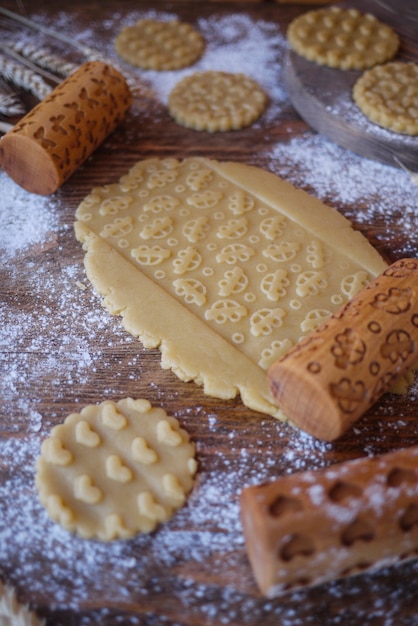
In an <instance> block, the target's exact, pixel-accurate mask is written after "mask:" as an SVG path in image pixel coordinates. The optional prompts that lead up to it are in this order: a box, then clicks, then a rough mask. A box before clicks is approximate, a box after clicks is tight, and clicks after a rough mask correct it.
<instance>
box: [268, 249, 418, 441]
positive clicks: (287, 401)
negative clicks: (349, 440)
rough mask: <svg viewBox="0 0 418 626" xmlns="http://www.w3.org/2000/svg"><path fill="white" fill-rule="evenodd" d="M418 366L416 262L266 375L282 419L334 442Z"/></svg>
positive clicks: (403, 265) (364, 294)
mask: <svg viewBox="0 0 418 626" xmlns="http://www.w3.org/2000/svg"><path fill="white" fill-rule="evenodd" d="M417 360H418V260H416V259H402V260H400V261H397V262H396V263H394V264H393V265H391V266H389V267H388V268H387V269H386V270H385V271H384V272H383V273H382V274H381V275H380V276H378V277H377V278H376V279H375V280H374V281H373V282H372V283H371V284H370V285H369V286H368V287H366V288H365V289H364V290H363V291H361V292H360V293H359V294H358V295H357V296H356V297H355V298H353V299H352V300H351V301H350V302H348V303H347V304H346V305H345V306H344V307H343V308H342V309H341V310H340V311H339V312H337V313H335V314H334V315H333V316H331V318H329V319H328V320H327V321H326V322H325V323H324V324H323V325H321V326H320V327H319V328H318V329H317V330H316V331H314V332H313V333H311V334H310V335H309V336H307V337H306V338H305V339H303V340H302V341H301V342H300V343H299V344H297V345H296V346H295V347H294V348H292V349H291V350H290V351H289V352H288V353H287V354H286V355H285V356H284V357H283V358H282V359H281V360H280V361H277V362H276V363H274V364H273V365H272V366H271V368H270V369H269V372H268V380H269V385H270V389H271V392H272V394H273V396H274V398H275V401H276V402H277V404H278V406H279V407H280V409H281V410H282V411H283V412H284V414H285V415H286V416H287V417H288V419H289V420H290V421H291V422H293V423H294V424H296V426H298V427H299V428H301V429H302V430H305V431H306V432H308V433H309V434H311V435H313V436H314V437H317V438H318V439H323V440H325V441H332V440H334V439H336V438H337V437H340V436H341V435H342V434H343V433H344V432H345V431H346V430H348V429H349V428H350V427H351V426H352V424H353V423H354V422H355V421H356V420H358V419H359V417H360V416H361V415H363V413H365V411H366V410H367V409H368V408H369V407H370V406H372V404H374V402H376V400H377V399H378V398H379V397H380V396H381V395H382V394H383V393H385V392H386V391H388V390H389V389H390V387H391V386H392V384H393V382H394V380H396V379H397V378H399V377H400V376H401V374H402V373H404V371H405V370H406V369H408V368H410V367H411V365H414V364H415V363H416V362H417Z"/></svg>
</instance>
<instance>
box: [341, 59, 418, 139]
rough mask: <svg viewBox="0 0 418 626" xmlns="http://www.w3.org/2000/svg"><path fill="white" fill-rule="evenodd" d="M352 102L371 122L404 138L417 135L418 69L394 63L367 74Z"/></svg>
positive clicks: (408, 64) (411, 64)
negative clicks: (404, 136) (400, 134)
mask: <svg viewBox="0 0 418 626" xmlns="http://www.w3.org/2000/svg"><path fill="white" fill-rule="evenodd" d="M353 98H354V101H355V102H356V104H357V106H358V107H359V108H360V110H361V111H363V113H364V114H365V115H366V116H367V117H368V118H369V119H370V120H371V121H372V122H375V123H376V124H378V125H379V126H383V127H384V128H388V129H389V130H393V131H395V132H397V133H403V134H405V135H417V134H418V65H417V64H415V63H402V62H393V63H386V64H385V65H379V66H377V67H374V68H372V69H371V70H368V71H367V72H364V74H363V75H362V76H361V77H360V78H359V79H358V81H357V82H356V84H355V85H354V88H353Z"/></svg>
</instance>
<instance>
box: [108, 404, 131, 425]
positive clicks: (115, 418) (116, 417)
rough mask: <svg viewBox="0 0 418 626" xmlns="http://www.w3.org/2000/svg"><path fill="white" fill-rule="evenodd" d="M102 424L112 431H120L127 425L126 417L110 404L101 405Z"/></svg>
mask: <svg viewBox="0 0 418 626" xmlns="http://www.w3.org/2000/svg"><path fill="white" fill-rule="evenodd" d="M102 419H103V424H104V425H105V426H107V427H108V428H111V429H112V430H121V429H122V428H124V427H125V426H126V424H127V423H128V421H127V419H126V417H125V416H124V415H122V413H119V411H118V410H117V408H116V407H115V405H114V404H112V403H111V402H109V403H106V404H103V407H102Z"/></svg>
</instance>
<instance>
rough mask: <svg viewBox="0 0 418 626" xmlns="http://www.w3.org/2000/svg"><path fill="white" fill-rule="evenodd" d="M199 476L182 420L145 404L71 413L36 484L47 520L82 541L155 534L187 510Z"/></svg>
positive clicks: (50, 442)
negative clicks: (182, 508)
mask: <svg viewBox="0 0 418 626" xmlns="http://www.w3.org/2000/svg"><path fill="white" fill-rule="evenodd" d="M195 472H196V461H195V458H194V445H193V444H192V443H191V442H190V438H189V435H188V433H187V432H186V431H185V430H183V429H181V428H180V427H179V424H178V421H177V420H176V419H175V418H173V417H170V416H168V415H167V414H166V413H165V411H164V410H163V409H160V408H153V407H152V406H151V405H150V403H149V402H148V401H147V400H133V399H132V398H125V399H123V400H119V401H118V402H117V403H115V402H110V401H106V402H102V403H101V404H100V405H94V406H93V405H92V406H87V407H85V408H83V409H82V411H81V412H80V413H73V414H71V415H69V416H68V417H67V419H66V420H65V422H64V423H63V424H60V425H58V426H56V427H54V428H53V429H52V432H51V435H50V437H49V438H48V439H46V440H45V441H44V442H43V444H42V453H41V456H40V457H39V459H38V462H37V474H36V486H37V489H38V492H39V497H40V500H41V502H42V503H43V504H44V506H45V507H46V509H47V511H48V513H49V515H50V517H51V518H52V519H53V520H54V521H56V522H58V523H60V524H61V525H62V526H64V528H66V529H68V530H70V531H74V532H76V533H77V534H79V535H80V536H82V537H85V538H93V537H96V538H99V539H101V540H104V541H109V540H112V539H118V538H122V539H125V538H128V537H131V536H132V535H134V534H135V533H137V532H150V531H152V530H153V529H154V528H155V526H156V525H157V524H158V523H160V522H163V521H166V520H167V519H169V517H170V516H171V515H172V514H173V512H174V511H175V510H176V509H178V508H179V507H180V506H182V505H183V504H184V502H185V500H186V496H187V494H188V492H189V491H190V490H191V488H192V485H193V476H194V474H195Z"/></svg>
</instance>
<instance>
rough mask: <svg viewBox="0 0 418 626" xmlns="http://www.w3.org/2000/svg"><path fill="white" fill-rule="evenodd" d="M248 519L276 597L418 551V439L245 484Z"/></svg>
mask: <svg viewBox="0 0 418 626" xmlns="http://www.w3.org/2000/svg"><path fill="white" fill-rule="evenodd" d="M241 519H242V525H243V530H244V536H245V541H246V546H247V552H248V555H249V558H250V562H251V565H252V569H253V572H254V575H255V578H256V580H257V583H258V585H259V588H260V590H261V592H262V593H263V594H264V595H266V596H268V597H274V596H277V595H280V594H282V593H284V592H285V591H288V590H290V589H294V588H297V587H302V586H312V585H317V584H321V583H325V582H327V581H330V580H333V579H337V578H343V577H346V576H350V575H354V574H358V573H360V572H364V571H366V570H374V569H377V568H379V567H384V566H388V565H390V564H393V563H396V562H399V561H405V560H407V559H411V558H417V556H418V446H414V447H411V448H408V449H405V450H398V451H397V452H393V453H388V454H383V455H381V456H376V457H374V458H364V459H358V460H355V461H349V462H346V463H340V464H337V465H334V466H331V467H329V468H327V469H325V470H315V471H307V472H300V473H297V474H293V475H291V476H285V477H283V478H279V479H277V480H275V481H273V482H271V483H266V484H263V485H254V486H250V487H247V488H245V489H244V490H243V491H242V494H241Z"/></svg>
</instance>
